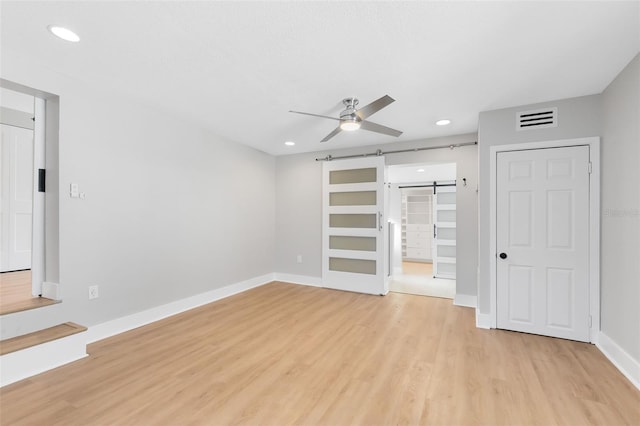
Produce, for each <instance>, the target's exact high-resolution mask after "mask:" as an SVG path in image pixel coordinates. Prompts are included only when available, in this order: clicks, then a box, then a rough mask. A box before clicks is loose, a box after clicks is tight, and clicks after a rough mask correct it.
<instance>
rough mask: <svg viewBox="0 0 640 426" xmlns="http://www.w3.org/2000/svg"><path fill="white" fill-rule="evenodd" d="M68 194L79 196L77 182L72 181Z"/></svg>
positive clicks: (73, 196)
mask: <svg viewBox="0 0 640 426" xmlns="http://www.w3.org/2000/svg"><path fill="white" fill-rule="evenodd" d="M69 195H70V196H71V198H78V197H79V196H80V194H79V189H78V184H77V183H72V184H71V189H70V191H69Z"/></svg>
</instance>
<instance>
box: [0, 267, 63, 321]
mask: <svg viewBox="0 0 640 426" xmlns="http://www.w3.org/2000/svg"><path fill="white" fill-rule="evenodd" d="M54 303H57V302H56V301H55V300H51V299H46V298H44V297H33V295H32V294H31V271H17V272H3V273H1V274H0V315H3V314H10V313H13V312H20V311H26V310H28V309H35V308H40V307H42V306H48V305H52V304H54Z"/></svg>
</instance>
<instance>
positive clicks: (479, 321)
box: [476, 309, 491, 329]
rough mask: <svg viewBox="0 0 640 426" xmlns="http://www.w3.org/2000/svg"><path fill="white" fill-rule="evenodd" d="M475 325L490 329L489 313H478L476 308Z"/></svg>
mask: <svg viewBox="0 0 640 426" xmlns="http://www.w3.org/2000/svg"><path fill="white" fill-rule="evenodd" d="M476 327H477V328H486V329H490V328H491V315H490V314H483V313H480V311H479V310H478V309H476Z"/></svg>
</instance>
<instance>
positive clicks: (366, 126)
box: [360, 121, 402, 137]
mask: <svg viewBox="0 0 640 426" xmlns="http://www.w3.org/2000/svg"><path fill="white" fill-rule="evenodd" d="M360 128H361V129H363V130H368V131H370V132H376V133H382V134H383V135H389V136H395V137H398V136H400V135H401V134H402V132H401V131H400V130H396V129H392V128H391V127H387V126H382V125H380V124H376V123H372V122H371V121H361V122H360Z"/></svg>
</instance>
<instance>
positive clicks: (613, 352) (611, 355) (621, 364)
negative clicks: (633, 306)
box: [596, 332, 640, 390]
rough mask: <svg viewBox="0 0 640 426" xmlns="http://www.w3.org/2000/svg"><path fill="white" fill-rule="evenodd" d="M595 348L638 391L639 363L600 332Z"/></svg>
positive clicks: (639, 386) (639, 384)
mask: <svg viewBox="0 0 640 426" xmlns="http://www.w3.org/2000/svg"><path fill="white" fill-rule="evenodd" d="M596 347H597V348H598V349H600V352H602V353H603V354H604V356H606V357H607V359H608V360H609V361H611V363H612V364H613V365H614V366H615V367H616V368H617V369H618V370H620V372H621V373H622V374H623V375H624V376H625V377H626V378H627V379H629V381H630V382H631V383H632V384H633V385H634V386H635V387H636V388H638V390H640V362H638V361H637V360H635V359H633V357H632V356H631V355H629V354H628V353H627V352H626V351H625V350H624V349H622V348H621V347H620V346H619V345H618V344H617V343H616V342H614V341H613V340H612V339H611V338H610V337H609V336H607V335H606V334H604V333H603V332H600V333H599V335H598V341H597V342H596Z"/></svg>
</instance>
